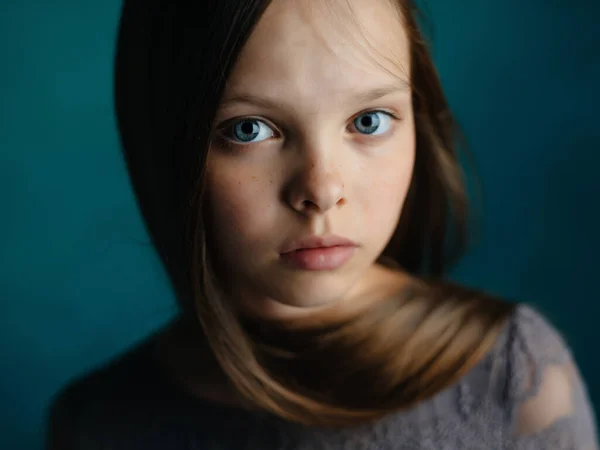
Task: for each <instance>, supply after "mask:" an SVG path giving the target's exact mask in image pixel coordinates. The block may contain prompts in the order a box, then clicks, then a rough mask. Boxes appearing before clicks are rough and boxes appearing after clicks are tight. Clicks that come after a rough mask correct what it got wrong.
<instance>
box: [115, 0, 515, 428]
mask: <svg viewBox="0 0 600 450" xmlns="http://www.w3.org/2000/svg"><path fill="white" fill-rule="evenodd" d="M397 2H398V6H399V8H400V11H401V13H402V17H403V19H404V25H405V28H406V30H407V33H408V36H409V39H410V46H411V80H412V83H413V86H412V87H413V109H414V114H415V127H416V135H417V151H416V161H415V169H414V175H413V179H412V182H411V186H410V189H409V193H408V197H407V200H406V203H405V206H404V211H403V213H402V218H401V220H400V224H399V226H398V228H397V230H396V232H395V234H394V236H393V238H392V239H391V241H390V243H389V245H388V247H387V248H386V249H385V251H384V253H383V255H382V257H381V262H385V263H390V264H394V265H397V266H399V267H401V268H402V269H403V270H405V271H406V272H408V273H410V274H412V275H414V276H415V279H420V280H421V281H419V282H415V284H414V286H412V287H410V288H407V289H406V291H405V292H403V293H402V294H401V295H398V296H396V297H394V298H390V299H388V300H387V301H385V302H382V303H379V304H377V305H376V306H375V307H373V308H372V309H371V310H369V311H368V313H367V314H361V316H360V317H357V318H355V319H354V320H351V321H347V322H345V323H341V324H338V326H336V327H333V328H331V327H330V328H328V329H312V330H305V331H302V332H296V333H286V332H285V331H284V330H271V332H270V333H264V332H262V331H261V330H260V329H258V328H257V327H255V326H254V325H253V324H251V323H246V322H242V320H241V319H240V318H239V317H238V315H237V314H236V313H235V311H234V310H233V308H232V306H231V305H230V303H229V302H227V301H224V298H223V297H224V296H223V295H222V293H221V291H220V289H219V282H218V280H217V277H216V275H215V274H214V272H213V270H212V269H211V264H210V252H209V248H207V246H209V245H210V230H207V229H206V226H205V225H206V224H205V223H204V222H203V214H202V213H203V211H204V208H205V205H204V202H203V200H204V196H203V176H204V171H205V164H206V158H207V151H208V145H209V140H210V133H211V125H210V124H212V122H213V119H214V116H215V113H216V110H217V107H218V105H219V102H220V98H221V95H222V92H223V90H224V87H225V83H226V80H227V77H228V74H229V73H230V71H231V69H232V67H233V65H234V63H235V62H236V58H237V57H238V55H239V54H240V52H241V50H242V48H243V46H244V43H245V42H246V40H247V39H248V37H249V36H250V34H251V32H252V30H253V27H254V26H255V25H256V24H257V22H258V21H259V19H260V17H261V16H262V14H263V13H264V11H265V10H266V8H267V7H268V5H269V3H270V2H269V0H206V1H205V2H197V1H190V0H151V1H149V0H125V2H124V7H123V10H122V16H121V23H120V30H119V40H118V48H117V56H116V71H115V94H116V97H115V100H116V109H117V119H118V125H119V131H120V134H121V139H122V144H123V149H124V155H125V159H126V162H127V167H128V171H129V175H130V178H131V181H132V184H133V188H134V191H135V194H136V197H137V200H138V204H139V207H140V209H141V212H142V215H143V217H144V219H145V222H146V225H147V227H148V230H149V233H150V235H151V237H152V240H153V243H154V245H155V247H156V249H157V251H158V253H159V255H160V257H161V258H162V261H163V263H164V265H165V267H166V269H167V271H168V273H169V276H170V278H171V280H172V284H173V286H174V289H175V291H176V293H177V297H178V299H179V300H180V302H181V307H182V310H183V312H184V313H185V314H197V316H198V319H199V321H200V323H201V325H202V327H203V330H204V333H205V335H206V337H207V340H208V341H209V343H210V345H211V348H212V350H213V352H214V354H215V356H216V359H217V360H218V362H219V364H220V365H221V367H222V369H223V370H224V371H225V373H226V374H227V375H228V377H229V378H230V381H231V382H232V384H233V385H234V386H235V387H236V388H237V390H239V392H240V393H241V394H243V396H245V397H246V398H247V399H248V400H249V401H250V402H251V403H252V404H254V405H255V406H257V407H259V408H261V409H263V410H265V411H267V412H271V413H273V414H276V415H278V416H280V417H282V418H284V419H286V420H290V421H295V422H299V423H303V424H307V425H321V426H345V425H351V424H356V423H360V422H365V421H370V420H374V419H377V418H380V417H382V416H384V415H385V414H388V413H391V412H394V411H398V410H401V409H404V408H408V407H410V406H413V405H414V404H416V403H418V402H420V401H422V400H424V399H426V398H429V397H431V396H433V395H434V394H436V393H437V392H440V391H441V390H443V389H444V388H446V387H448V386H450V385H451V384H452V383H454V382H456V381H457V379H458V378H459V377H461V376H462V375H464V374H465V373H466V372H467V371H468V370H469V369H471V368H472V367H473V366H474V365H475V364H476V363H477V362H478V361H479V360H480V359H481V358H482V356H483V355H484V354H485V353H486V352H487V351H489V349H490V348H491V347H492V345H493V343H494V342H495V340H496V338H497V336H498V335H499V333H500V330H501V329H502V325H503V324H504V322H505V321H506V319H507V317H508V316H509V315H510V314H511V313H512V311H513V309H514V305H513V304H511V303H508V302H504V301H501V300H497V299H494V298H491V297H488V296H486V295H483V294H481V293H478V292H474V291H470V290H467V289H465V288H461V287H458V286H455V285H452V284H450V283H446V282H442V281H436V280H439V279H440V278H441V276H442V275H443V274H444V271H445V268H446V267H447V265H448V263H449V262H451V261H453V260H454V259H455V258H456V257H457V256H459V255H460V252H461V251H462V249H463V248H464V245H465V242H466V228H467V200H466V194H465V192H464V187H463V180H462V172H461V169H460V166H459V163H458V157H457V152H456V146H457V140H458V138H459V136H458V130H457V127H456V124H455V122H454V119H453V117H452V115H451V114H450V111H449V107H448V104H447V101H446V99H445V96H444V94H443V91H442V87H441V83H440V80H439V78H438V75H437V72H436V69H435V67H434V65H433V62H432V59H431V56H430V54H429V50H428V47H427V45H426V43H425V40H424V38H423V35H422V33H421V31H420V28H419V26H418V21H417V20H418V17H419V16H418V14H419V13H418V10H417V8H416V5H415V4H414V3H413V1H410V0H398V1H397ZM425 276H427V278H426V279H425V278H423V277H425ZM417 277H421V278H417Z"/></svg>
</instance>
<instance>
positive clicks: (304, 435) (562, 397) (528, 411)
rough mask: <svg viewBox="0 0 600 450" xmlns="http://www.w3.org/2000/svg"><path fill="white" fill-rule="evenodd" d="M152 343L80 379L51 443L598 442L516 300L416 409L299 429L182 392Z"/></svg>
mask: <svg viewBox="0 0 600 450" xmlns="http://www.w3.org/2000/svg"><path fill="white" fill-rule="evenodd" d="M151 348H152V347H151V343H150V342H149V343H147V344H146V345H143V346H141V347H140V348H137V349H135V350H134V351H132V352H130V353H129V354H128V355H126V356H125V357H123V358H120V359H119V360H118V361H116V362H114V363H112V364H111V365H109V366H107V367H105V368H103V369H101V370H98V371H96V372H94V373H92V374H91V375H88V376H86V377H85V378H83V379H80V380H78V381H76V382H74V383H72V384H71V385H70V386H68V387H67V388H66V389H65V390H63V391H62V392H61V393H60V395H59V396H58V397H57V399H56V401H55V403H54V404H53V408H52V411H51V420H50V436H49V441H48V446H49V448H50V449H52V450H58V449H60V450H75V449H77V450H79V449H85V450H100V449H102V450H108V449H110V450H125V449H127V450H142V449H143V450H154V449H156V450H169V449H172V450H192V449H195V450H230V449H231V450H234V449H235V450H242V449H252V450H284V449H285V450H319V449H323V450H325V449H332V450H333V449H348V450H350V449H351V450H359V449H360V450H375V449H377V450H388V449H389V450H391V449H407V450H413V449H414V450H417V449H429V450H458V449H460V450H465V449H479V450H481V449H494V450H498V449H515V450H529V449H531V450H541V449H544V450H548V449H553V450H596V449H597V448H598V446H597V436H596V429H595V419H594V414H593V411H592V408H591V406H590V404H589V400H588V397H587V393H586V388H585V385H584V384H583V382H582V380H581V378H580V377H579V375H578V372H577V369H576V367H575V365H574V363H573V361H572V359H571V353H570V351H569V349H568V348H567V346H566V345H565V342H564V340H563V339H562V337H561V336H560V335H559V334H558V333H557V332H556V331H555V330H554V329H553V328H552V326H551V325H549V323H548V322H547V321H546V320H545V319H544V318H543V317H541V316H540V315H539V314H538V313H536V312H535V311H534V310H532V309H531V308H529V307H527V306H519V307H518V308H517V309H516V312H515V314H514V315H513V317H511V319H510V320H509V322H508V323H507V325H506V326H505V329H504V331H503V333H502V334H501V336H500V338H499V339H498V341H497V343H496V345H495V346H494V348H493V349H492V350H491V351H490V352H489V353H488V355H486V357H485V358H484V359H482V360H481V361H480V363H479V364H478V365H477V366H475V367H474V368H473V369H472V370H471V371H470V372H469V373H468V374H467V375H466V376H465V377H463V378H462V379H461V380H460V381H459V382H458V383H456V384H455V385H453V386H451V387H449V388H448V389H446V390H444V391H443V392H440V393H439V394H437V395H436V396H435V397H433V398H431V399H430V400H428V401H426V402H423V403H422V404H420V405H418V406H417V407H415V408H413V409H410V410H407V411H403V412H399V413H396V414H393V415H390V416H388V417H386V418H384V419H382V420H380V421H378V422H376V423H375V424H370V425H364V426H360V427H356V428H349V429H344V430H336V431H332V430H327V429H315V428H306V427H303V426H300V425H297V424H292V423H287V422H284V421H283V420H281V419H279V418H276V417H273V416H270V415H266V414H257V413H251V412H248V411H244V410H241V409H237V408H231V407H226V406H219V405H216V404H213V403H210V402H208V401H203V400H199V399H197V398H194V397H192V396H190V395H188V394H186V393H185V392H184V391H183V390H180V389H179V388H178V387H177V386H176V385H175V384H173V383H172V382H171V381H170V379H169V378H168V377H167V376H166V375H165V374H164V372H162V369H161V368H160V366H158V364H157V363H156V362H155V361H154V360H153V358H152V353H151Z"/></svg>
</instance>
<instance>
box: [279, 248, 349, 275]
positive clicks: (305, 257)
mask: <svg viewBox="0 0 600 450" xmlns="http://www.w3.org/2000/svg"><path fill="white" fill-rule="evenodd" d="M355 250H356V247H352V246H346V245H339V246H335V247H320V248H306V249H302V250H294V251H293V252H288V253H283V254H282V255H281V258H282V259H283V260H284V261H285V262H286V263H288V264H290V265H292V266H294V267H296V268H298V269H303V270H335V269H338V268H340V267H342V266H343V265H344V264H346V262H347V261H348V260H349V259H350V258H352V255H353V254H354V251H355Z"/></svg>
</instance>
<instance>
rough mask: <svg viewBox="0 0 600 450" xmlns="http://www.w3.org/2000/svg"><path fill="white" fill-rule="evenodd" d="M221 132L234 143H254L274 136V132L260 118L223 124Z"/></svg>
mask: <svg viewBox="0 0 600 450" xmlns="http://www.w3.org/2000/svg"><path fill="white" fill-rule="evenodd" d="M221 134H222V135H223V137H224V138H226V139H228V140H230V141H233V142H234V143H235V144H240V145H244V144H256V143H257V142H261V141H264V140H266V139H269V138H272V137H275V132H274V131H273V130H272V129H271V128H270V127H269V126H268V125H267V124H266V123H264V122H263V121H262V120H259V119H251V118H248V119H241V120H236V121H234V122H232V123H229V124H227V125H225V126H224V127H223V128H222V131H221Z"/></svg>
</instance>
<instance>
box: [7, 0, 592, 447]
mask: <svg viewBox="0 0 600 450" xmlns="http://www.w3.org/2000/svg"><path fill="white" fill-rule="evenodd" d="M428 3H429V13H430V15H431V17H432V19H433V22H434V25H435V26H434V33H435V36H434V38H435V59H436V61H437V63H438V66H439V69H440V72H441V76H442V79H443V83H444V85H445V88H446V91H447V94H448V97H449V99H450V102H451V104H452V105H453V108H454V110H455V112H456V114H457V116H458V118H459V119H460V121H461V122H462V124H463V127H464V130H465V132H466V134H467V136H468V138H469V141H470V144H471V149H472V152H473V154H474V155H475V158H476V160H477V164H478V167H479V173H480V175H481V177H482V179H483V182H484V186H483V187H484V200H485V209H484V212H485V220H484V222H483V231H484V232H483V234H482V235H481V239H480V240H479V241H478V243H477V245H475V246H474V247H473V248H472V250H471V252H470V253H469V254H468V256H467V257H466V258H465V259H464V260H463V261H462V263H461V264H460V265H459V266H458V267H457V269H456V270H455V272H454V277H455V278H457V279H459V280H461V281H463V282H466V283H468V284H471V285H475V286H479V287H482V288H485V289H487V290H490V291H493V292H496V293H499V294H502V295H505V296H507V297H510V298H513V299H518V300H526V301H530V302H532V303H534V304H535V305H536V306H538V307H539V308H540V309H541V310H542V311H543V312H545V313H546V314H547V315H548V316H549V317H550V319H551V320H552V321H553V322H554V323H555V324H556V325H557V326H558V327H559V328H560V329H561V330H562V331H563V333H564V334H565V336H566V337H567V339H568V340H569V342H570V343H571V346H572V347H573V349H574V352H575V355H576V357H577V358H578V360H579V363H580V366H581V369H582V372H583V374H584V376H585V378H586V379H587V381H588V384H589V388H590V392H591V395H592V398H593V400H594V403H595V405H596V407H597V408H598V407H599V406H600V381H598V379H599V377H600V363H599V362H598V344H600V342H599V341H598V339H597V334H596V333H595V331H596V330H595V327H597V326H598V325H599V324H598V319H597V317H598V315H599V314H600V307H599V306H598V304H597V302H598V300H599V296H598V293H597V289H596V285H597V279H596V270H597V269H598V264H597V255H598V254H599V250H600V240H599V239H598V234H597V230H598V229H599V228H600V215H599V214H598V212H597V209H598V208H599V207H600V202H599V201H598V200H597V197H598V195H599V194H600V180H599V177H598V176H597V172H598V170H599V168H600V153H599V150H600V148H599V145H598V143H599V142H600V131H599V130H600V126H599V125H598V113H597V105H598V103H599V102H598V101H599V100H600V96H599V93H598V81H599V80H600V64H599V59H598V54H599V53H600V52H599V51H598V50H599V48H598V47H599V45H598V42H600V32H599V31H600V30H599V28H600V27H599V23H600V21H599V20H598V19H597V17H598V15H599V14H600V3H599V2H594V1H592V0H589V1H585V0H570V1H563V0H528V1H526V2H524V1H522V0H493V1H492V0H487V1H481V0H477V1H476V0H460V1H458V0H455V1H449V0H428ZM119 7H120V2H119V1H118V0H103V1H102V2H90V1H88V2H83V1H74V0H53V1H52V2H50V1H41V0H38V1H35V0H2V1H0V55H2V57H1V61H2V62H1V70H0V300H1V301H0V362H1V364H2V371H1V374H2V380H1V381H2V383H1V387H0V448H2V449H39V448H41V442H42V430H43V419H44V415H45V408H46V407H47V404H48V400H49V398H50V396H51V395H52V394H53V393H54V392H55V391H56V390H57V389H58V388H59V387H60V386H61V385H63V384H64V383H65V382H67V381H68V380H69V379H70V378H71V377H73V376H75V375H77V374H80V373H82V372H84V371H85V370H87V369H90V368H92V367H94V366H96V365H97V364H99V363H100V362H102V361H104V360H106V359H108V358H110V357H111V356H112V355H114V354H115V353H117V352H119V351H120V350H122V349H124V348H125V347H127V346H129V345H132V344H133V343H134V342H136V341H137V340H139V339H142V338H143V337H144V336H145V335H146V334H147V333H148V332H150V331H151V330H152V329H154V328H155V327H157V326H159V325H160V324H162V323H164V322H165V321H167V320H168V319H169V317H171V315H172V313H173V311H174V305H173V296H172V294H171V292H170V290H169V286H168V282H167V279H166V277H165V274H164V272H163V270H162V268H161V267H160V265H159V263H158V261H157V258H156V256H155V254H154V252H153V250H152V248H151V246H150V245H149V242H148V238H147V235H146V234H145V231H144V227H143V225H142V223H141V220H140V218H139V216H138V212H137V210H136V206H135V203H134V199H133V196H132V193H131V190H130V187H129V184H128V180H127V178H126V173H125V168H124V165H123V162H122V160H121V157H120V154H119V148H118V138H117V134H116V127H115V119H114V115H113V107H112V92H111V90H112V58H113V53H114V41H115V36H116V30H117V20H118V15H119Z"/></svg>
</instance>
